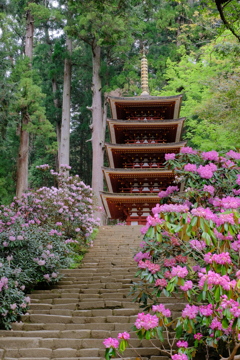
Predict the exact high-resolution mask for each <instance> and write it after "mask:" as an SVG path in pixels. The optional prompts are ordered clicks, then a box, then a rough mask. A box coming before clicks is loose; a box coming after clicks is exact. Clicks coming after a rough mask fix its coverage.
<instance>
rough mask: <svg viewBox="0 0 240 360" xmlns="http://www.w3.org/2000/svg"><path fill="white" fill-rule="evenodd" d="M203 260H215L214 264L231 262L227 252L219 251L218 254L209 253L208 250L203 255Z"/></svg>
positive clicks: (208, 261)
mask: <svg viewBox="0 0 240 360" xmlns="http://www.w3.org/2000/svg"><path fill="white" fill-rule="evenodd" d="M204 261H205V262H206V263H207V264H212V263H213V262H215V263H216V264H221V265H223V264H232V260H231V257H230V255H229V253H228V252H226V253H224V252H222V253H220V254H211V253H210V252H209V253H207V254H205V255H204Z"/></svg>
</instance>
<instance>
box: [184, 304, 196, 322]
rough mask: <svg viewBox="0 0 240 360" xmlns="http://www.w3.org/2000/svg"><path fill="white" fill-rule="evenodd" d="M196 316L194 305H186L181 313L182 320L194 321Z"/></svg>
mask: <svg viewBox="0 0 240 360" xmlns="http://www.w3.org/2000/svg"><path fill="white" fill-rule="evenodd" d="M197 314H198V306H196V305H189V304H187V305H186V306H185V309H184V310H183V311H182V317H183V318H186V317H188V318H189V319H195V318H196V316H197Z"/></svg>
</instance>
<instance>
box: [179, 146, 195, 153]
mask: <svg viewBox="0 0 240 360" xmlns="http://www.w3.org/2000/svg"><path fill="white" fill-rule="evenodd" d="M180 153H181V154H192V155H196V154H197V151H196V150H193V149H192V148H191V147H189V146H185V147H182V148H181V149H180Z"/></svg>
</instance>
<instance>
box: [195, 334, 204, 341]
mask: <svg viewBox="0 0 240 360" xmlns="http://www.w3.org/2000/svg"><path fill="white" fill-rule="evenodd" d="M193 337H194V339H196V340H201V338H202V337H203V336H202V334H201V333H197V334H194V335H193Z"/></svg>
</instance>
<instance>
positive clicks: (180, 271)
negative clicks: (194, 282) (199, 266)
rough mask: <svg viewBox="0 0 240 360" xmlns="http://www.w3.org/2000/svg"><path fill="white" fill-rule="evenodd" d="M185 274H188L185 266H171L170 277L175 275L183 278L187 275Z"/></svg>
mask: <svg viewBox="0 0 240 360" xmlns="http://www.w3.org/2000/svg"><path fill="white" fill-rule="evenodd" d="M187 274H188V270H187V268H186V266H184V267H182V266H179V265H177V266H176V267H173V268H172V270H171V276H172V277H174V276H177V277H180V278H185V277H186V276H187Z"/></svg>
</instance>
